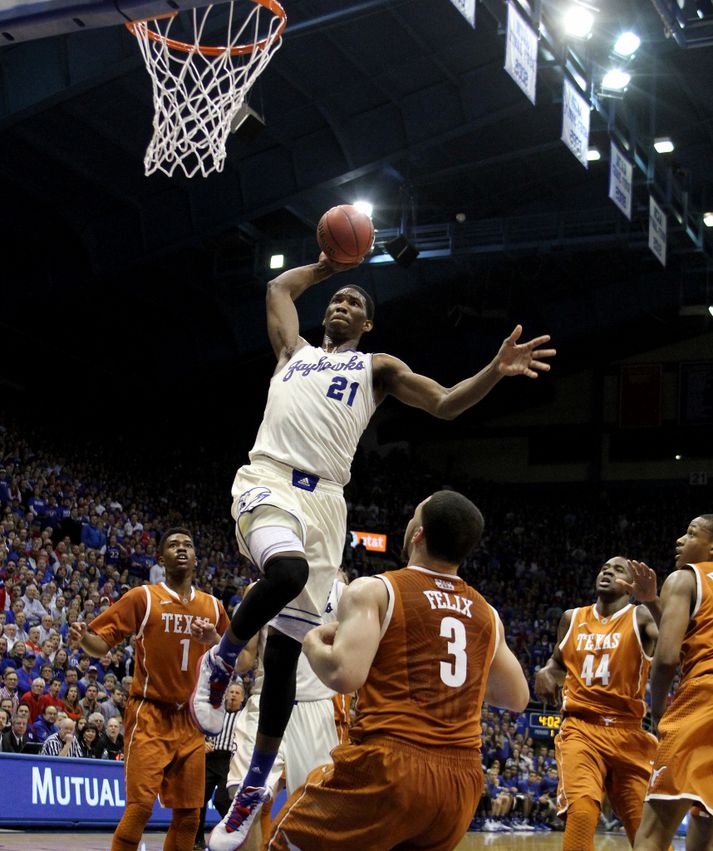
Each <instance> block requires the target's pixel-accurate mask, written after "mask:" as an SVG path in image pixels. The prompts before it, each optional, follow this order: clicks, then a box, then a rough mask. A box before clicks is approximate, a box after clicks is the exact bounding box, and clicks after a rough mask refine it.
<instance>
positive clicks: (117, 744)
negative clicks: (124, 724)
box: [102, 718, 124, 759]
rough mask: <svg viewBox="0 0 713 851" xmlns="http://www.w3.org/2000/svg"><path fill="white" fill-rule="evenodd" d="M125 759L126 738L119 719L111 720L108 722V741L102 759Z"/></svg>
mask: <svg viewBox="0 0 713 851" xmlns="http://www.w3.org/2000/svg"><path fill="white" fill-rule="evenodd" d="M123 758H124V736H123V734H122V733H121V727H120V724H119V719H118V718H110V719H109V720H108V721H107V722H106V739H105V742H104V751H103V753H102V759H123Z"/></svg>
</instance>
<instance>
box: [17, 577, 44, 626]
mask: <svg viewBox="0 0 713 851" xmlns="http://www.w3.org/2000/svg"><path fill="white" fill-rule="evenodd" d="M20 599H21V600H22V602H23V603H24V604H25V607H24V609H23V611H24V612H25V616H26V617H27V622H28V623H29V624H30V626H37V625H38V624H39V623H40V621H41V620H42V615H46V614H47V612H46V611H45V607H44V606H43V605H42V603H41V602H40V598H39V592H38V591H37V586H36V585H28V586H27V588H26V589H25V594H24V596H23V597H21V598H20Z"/></svg>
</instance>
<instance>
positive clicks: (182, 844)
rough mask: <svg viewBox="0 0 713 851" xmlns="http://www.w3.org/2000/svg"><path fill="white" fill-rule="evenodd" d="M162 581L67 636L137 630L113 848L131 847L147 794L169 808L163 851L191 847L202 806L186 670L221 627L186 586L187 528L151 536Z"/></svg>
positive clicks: (98, 644) (104, 641) (199, 744)
mask: <svg viewBox="0 0 713 851" xmlns="http://www.w3.org/2000/svg"><path fill="white" fill-rule="evenodd" d="M158 552H159V562H160V563H161V564H162V565H163V566H164V567H165V569H166V580H165V582H160V583H158V584H157V585H142V586H140V587H138V588H132V589H131V590H130V591H127V593H126V594H124V596H123V597H122V598H121V599H120V600H117V601H116V602H115V603H114V605H113V606H111V607H110V608H109V609H107V610H106V611H105V612H103V613H102V614H100V615H99V616H98V617H96V618H95V619H94V620H93V621H92V623H91V632H89V631H88V630H87V625H86V623H83V622H81V623H73V624H72V625H71V626H70V629H69V636H70V640H71V641H73V642H78V643H79V645H80V646H81V647H82V649H83V650H85V651H86V652H87V653H89V654H90V655H91V656H96V657H99V656H103V655H104V654H105V653H108V652H109V651H110V650H111V648H112V647H114V646H116V645H117V644H119V642H121V641H123V640H124V639H125V638H127V637H128V636H130V635H135V636H136V664H135V670H134V679H133V682H132V684H131V693H130V695H129V698H128V700H127V702H126V709H125V712H124V728H125V733H124V741H125V743H126V744H125V750H124V753H125V758H124V765H125V771H126V809H125V811H124V815H123V816H122V818H121V821H120V822H119V824H118V825H117V828H116V831H115V833H114V838H113V841H112V845H111V848H112V851H135V849H136V848H138V846H139V842H140V841H141V836H142V834H143V831H144V827H145V825H146V822H147V821H148V819H149V817H150V815H151V810H152V809H153V805H154V801H155V800H156V796H157V795H158V794H159V793H160V795H161V802H162V803H163V804H164V805H165V806H167V807H172V808H173V818H172V821H171V826H170V828H169V830H168V834H167V836H166V841H165V843H164V846H163V847H164V851H192V849H193V841H194V839H195V835H196V829H197V827H198V820H199V816H200V809H201V807H202V805H203V786H204V777H205V757H204V746H203V735H202V734H201V733H200V732H199V731H198V730H197V729H196V727H195V726H194V724H193V723H192V721H191V718H190V715H189V712H188V699H189V697H190V695H191V692H192V691H193V687H194V685H195V671H196V666H197V664H198V661H199V659H200V656H201V654H202V653H203V652H204V651H205V645H206V644H209V645H212V644H215V642H216V641H217V639H218V635H220V634H221V633H222V632H223V631H224V630H225V629H226V628H227V626H228V623H229V619H228V616H227V614H226V612H225V609H224V608H223V606H222V604H221V603H220V602H218V600H216V599H215V597H212V596H211V595H210V594H204V593H203V592H202V591H196V590H195V589H194V588H193V587H192V586H191V581H192V579H193V572H194V569H195V565H196V551H195V548H194V546H193V539H192V536H191V534H190V532H188V531H187V530H186V529H181V528H176V527H174V528H172V529H169V530H168V531H167V532H165V534H164V535H163V537H162V538H161V541H160V542H159V546H158Z"/></svg>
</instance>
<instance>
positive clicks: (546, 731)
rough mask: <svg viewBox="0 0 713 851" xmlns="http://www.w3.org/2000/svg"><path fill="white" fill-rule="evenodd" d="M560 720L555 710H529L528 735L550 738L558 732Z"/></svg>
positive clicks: (535, 737)
mask: <svg viewBox="0 0 713 851" xmlns="http://www.w3.org/2000/svg"><path fill="white" fill-rule="evenodd" d="M561 721H562V719H561V718H560V716H559V713H557V712H548V711H542V712H530V724H529V727H530V735H531V736H532V738H533V739H551V738H553V737H554V736H556V735H557V733H558V732H559V728H560V723H561Z"/></svg>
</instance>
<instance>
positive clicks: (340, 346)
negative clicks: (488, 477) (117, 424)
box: [191, 255, 555, 848]
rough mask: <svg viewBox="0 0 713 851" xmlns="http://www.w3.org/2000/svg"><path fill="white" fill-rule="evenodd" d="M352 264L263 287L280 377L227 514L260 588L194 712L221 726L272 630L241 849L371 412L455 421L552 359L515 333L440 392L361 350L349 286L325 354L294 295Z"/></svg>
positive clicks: (360, 313)
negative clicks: (304, 330) (308, 333)
mask: <svg viewBox="0 0 713 851" xmlns="http://www.w3.org/2000/svg"><path fill="white" fill-rule="evenodd" d="M349 268H350V267H349V266H342V265H339V264H335V263H331V262H329V261H327V259H326V258H325V257H324V255H322V256H321V257H320V260H319V262H318V263H315V264H312V265H309V266H302V267H299V268H297V269H292V270H289V271H287V272H284V273H283V274H281V275H279V276H278V277H277V278H276V279H275V280H274V281H272V282H271V283H270V284H269V285H268V290H267V326H268V335H269V337H270V342H271V344H272V347H273V349H274V352H275V355H276V357H277V368H276V371H275V374H274V375H273V377H272V380H271V382H270V391H269V394H268V399H267V407H266V409H265V415H264V418H263V422H262V425H261V426H260V430H259V431H258V435H257V439H256V441H255V445H254V447H253V449H252V452H251V453H250V464H249V465H248V466H246V467H242V468H241V469H240V470H238V473H237V475H236V477H235V482H234V483H233V497H234V502H233V508H232V513H233V517H234V518H235V520H236V534H237V538H238V543H239V545H240V548H241V551H242V552H243V554H245V555H246V556H247V557H249V558H250V559H251V560H252V561H253V562H254V563H255V564H256V565H257V566H258V567H259V568H260V570H261V571H262V573H263V578H262V579H261V580H260V581H259V582H258V584H257V586H256V587H255V589H254V590H253V591H252V592H251V594H250V596H249V597H248V598H247V599H246V600H245V601H244V602H243V604H242V605H241V606H240V607H239V608H238V610H237V612H236V613H235V615H234V616H233V620H232V622H231V626H230V629H228V631H227V632H226V634H225V635H224V636H223V640H222V641H221V643H220V646H219V647H218V648H214V649H212V650H211V651H210V652H208V653H206V654H205V656H204V658H203V661H202V663H201V666H200V670H199V675H198V681H197V684H196V689H195V693H194V698H193V700H192V702H191V703H192V711H193V715H194V719H195V721H196V723H197V724H198V726H199V727H200V728H201V729H202V730H204V731H205V732H209V733H210V732H213V731H215V730H220V728H221V724H222V715H223V710H222V699H223V693H224V691H225V687H226V685H227V682H228V680H229V678H230V675H231V672H232V670H233V666H234V664H235V660H236V658H237V656H238V654H239V653H240V650H241V649H242V647H243V646H244V645H245V644H246V643H247V642H248V641H249V640H250V638H251V637H252V636H253V635H255V633H256V632H257V631H258V630H259V629H260V628H261V627H262V626H264V625H265V624H266V623H271V624H272V626H273V627H275V629H274V630H273V631H272V633H271V635H270V636H269V638H268V641H267V644H266V647H265V658H264V664H265V679H264V684H263V690H262V697H261V700H260V720H259V724H258V736H257V741H256V749H255V753H254V755H253V759H252V761H251V764H250V768H249V769H248V772H247V774H246V776H245V778H244V779H243V783H242V787H241V790H240V792H239V793H238V794H237V795H236V796H235V799H234V802H233V807H232V808H231V812H230V819H229V821H228V823H227V825H226V829H227V830H229V831H231V832H234V834H235V835H234V842H235V844H234V847H236V848H237V847H239V846H240V845H241V843H242V842H243V840H244V838H245V836H246V835H247V831H248V830H249V826H250V822H251V821H252V819H253V817H254V815H255V813H256V812H257V809H258V807H259V805H260V804H261V803H262V801H263V800H264V797H265V794H266V792H265V788H264V785H265V778H266V777H267V776H268V774H269V771H270V768H271V767H272V764H273V762H274V759H275V754H276V752H277V749H278V746H279V744H280V739H281V737H282V734H283V733H284V730H285V727H286V726H287V722H288V720H289V717H290V712H291V710H292V704H293V700H294V690H295V671H296V667H297V659H298V657H299V654H300V650H301V642H302V639H303V638H304V635H305V634H306V632H307V631H308V630H309V629H311V628H312V627H314V626H318V625H319V624H320V623H321V614H322V611H323V610H324V606H325V603H326V600H327V595H328V593H329V589H330V587H331V585H332V580H333V578H334V575H335V572H336V570H337V568H338V567H339V565H340V563H341V553H342V547H343V543H344V537H345V534H346V505H345V502H344V497H343V493H342V489H343V486H344V485H345V484H346V483H347V482H348V481H349V472H350V466H351V462H352V458H353V457H354V453H355V451H356V447H357V443H358V441H359V438H360V436H361V434H362V432H363V431H364V429H365V428H366V426H367V424H368V422H369V419H370V418H371V416H372V414H373V413H374V410H375V408H376V405H378V404H379V402H381V400H382V399H383V398H384V397H385V396H387V395H388V394H391V395H393V396H395V397H396V398H397V399H399V400H401V401H402V402H404V403H406V404H407V405H411V406H413V407H417V408H422V409H423V410H425V411H428V412H429V413H431V414H433V415H434V416H438V417H442V418H445V419H452V418H453V417H456V416H457V415H458V414H460V413H462V412H463V411H465V410H467V409H468V408H470V407H471V406H472V405H475V404H476V403H477V402H478V401H479V400H480V399H482V398H483V396H485V395H486V394H487V393H488V392H489V391H490V390H491V389H492V388H493V387H494V386H495V384H497V382H498V381H499V380H500V379H501V378H503V377H504V376H509V375H526V376H528V377H530V378H536V377H537V374H538V371H541V370H548V369H549V365H548V364H547V363H545V362H544V361H543V360H542V359H543V358H549V357H552V356H553V355H554V354H555V351H554V350H553V349H542V350H537V347H538V346H540V345H541V344H544V343H546V342H547V341H548V340H549V337H547V336H544V337H537V338H535V339H534V340H531V341H530V342H529V343H524V344H520V343H518V340H519V338H520V335H521V333H522V328H521V327H520V326H519V325H518V326H517V327H516V328H515V330H514V331H513V332H512V334H510V336H509V337H508V338H507V339H506V340H505V341H504V342H503V344H502V345H501V347H500V350H499V351H498V353H497V355H496V356H495V358H494V359H493V360H492V362H491V363H490V364H488V365H487V366H486V367H485V368H484V369H482V370H481V371H480V372H479V373H477V374H476V375H474V376H472V377H470V378H467V379H465V380H464V381H461V382H460V383H459V384H456V385H455V386H454V387H450V388H446V387H442V386H441V385H440V384H438V383H437V382H435V381H433V380H432V379H430V378H426V377H425V376H423V375H417V374H416V373H414V372H412V371H411V370H410V369H409V368H408V366H406V364H405V363H403V362H402V361H400V360H398V358H395V357H392V356H390V355H385V354H378V355H367V354H362V353H361V352H359V351H357V350H356V348H357V346H358V344H359V340H360V339H361V336H362V334H364V333H366V332H368V331H370V330H371V328H372V325H373V316H374V305H373V302H372V300H371V298H370V297H369V295H368V294H367V293H365V292H364V291H363V290H362V289H361V288H359V287H356V286H353V285H348V286H345V287H342V288H341V289H339V290H338V291H337V292H336V293H335V294H334V295H333V296H332V298H331V299H330V301H329V304H328V305H327V310H326V313H325V316H324V322H323V324H324V328H325V332H324V340H323V343H322V346H321V347H313V346H310V345H309V344H308V343H307V341H306V340H304V339H303V338H302V337H300V334H299V321H298V317H297V311H296V309H295V305H294V302H295V299H297V298H298V297H299V296H300V295H301V294H302V293H303V292H304V291H305V290H306V289H308V288H309V287H311V286H313V285H314V284H317V283H319V282H320V281H323V280H324V279H325V278H328V277H330V275H332V274H333V273H334V272H339V271H345V270H347V269H349Z"/></svg>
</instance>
